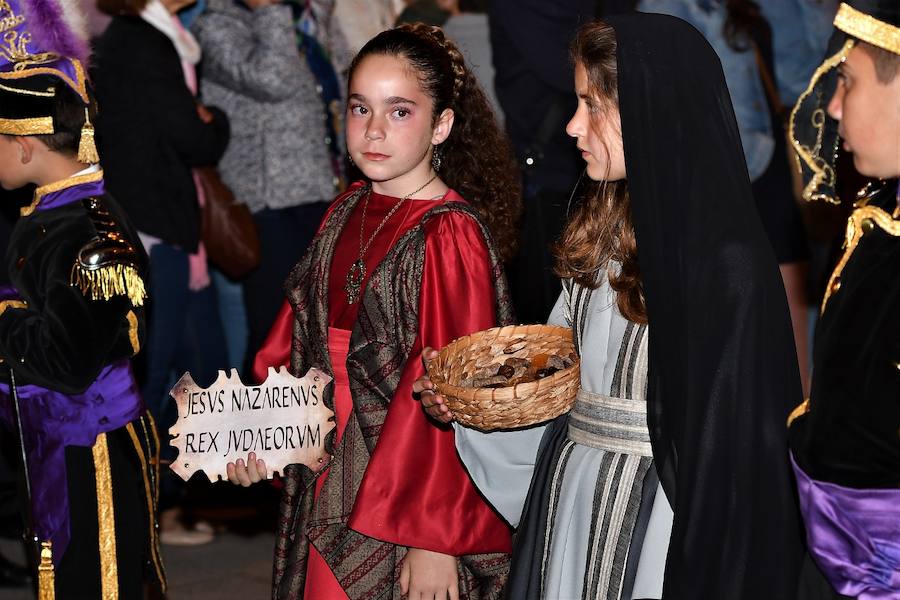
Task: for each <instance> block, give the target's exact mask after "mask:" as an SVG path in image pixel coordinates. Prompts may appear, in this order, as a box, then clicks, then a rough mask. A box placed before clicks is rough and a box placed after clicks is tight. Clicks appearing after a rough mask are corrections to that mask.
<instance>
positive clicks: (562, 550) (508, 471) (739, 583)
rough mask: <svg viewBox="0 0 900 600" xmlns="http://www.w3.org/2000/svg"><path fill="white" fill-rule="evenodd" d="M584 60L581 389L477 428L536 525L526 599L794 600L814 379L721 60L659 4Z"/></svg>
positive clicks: (607, 30) (498, 477)
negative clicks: (807, 414) (800, 452)
mask: <svg viewBox="0 0 900 600" xmlns="http://www.w3.org/2000/svg"><path fill="white" fill-rule="evenodd" d="M573 57H574V60H575V66H576V79H575V81H576V92H577V94H578V96H579V108H578V111H577V112H576V114H575V116H574V117H573V119H572V121H571V122H570V123H569V125H568V128H567V131H568V132H569V134H570V135H571V136H573V137H574V138H576V140H577V144H578V147H579V148H580V149H581V150H582V156H583V157H584V159H585V161H586V164H587V169H586V173H587V175H588V177H589V178H590V179H591V180H592V183H591V185H590V189H588V190H586V193H585V194H584V199H583V201H582V202H581V204H580V205H579V206H578V207H577V208H575V210H574V211H573V214H572V215H571V216H570V220H569V223H568V225H567V228H566V230H565V231H564V233H563V236H562V238H561V240H560V242H559V244H558V246H557V248H556V253H557V258H558V272H559V274H560V275H561V276H562V277H563V281H564V288H565V291H564V293H563V295H562V297H561V298H560V300H559V301H558V303H557V306H556V308H555V309H554V311H553V313H552V314H551V317H550V321H551V322H553V323H557V324H568V325H570V326H572V327H573V328H574V330H575V335H576V339H577V340H578V342H579V345H580V354H581V359H582V371H581V372H582V389H581V390H580V391H579V396H578V399H577V401H576V403H575V406H574V407H573V409H572V411H571V412H570V413H569V414H568V415H564V416H563V417H560V418H558V419H556V420H555V421H553V422H551V423H550V424H549V425H547V426H546V427H544V428H533V429H530V430H525V431H516V432H499V433H490V434H483V433H479V432H475V431H473V430H469V429H465V428H463V427H459V426H457V427H456V432H457V447H458V449H459V453H460V456H461V457H462V459H463V460H464V462H465V463H466V465H467V467H468V469H469V472H470V474H471V476H472V477H473V479H474V480H475V481H476V483H477V484H478V486H479V488H480V489H481V490H482V491H483V492H484V494H485V495H486V496H487V497H488V499H489V500H490V501H491V502H492V503H493V504H494V506H495V507H496V508H497V510H498V511H500V512H501V513H502V514H503V515H504V517H506V518H507V519H508V520H509V521H510V523H511V524H513V525H518V530H517V535H516V546H515V550H514V555H513V567H512V573H511V578H510V582H509V585H508V597H510V598H515V599H516V600H520V599H537V598H548V599H549V598H582V597H583V598H588V597H590V598H601V597H602V598H622V599H626V600H628V599H631V598H666V599H674V598H678V599H681V598H684V599H709V600H713V599H715V600H758V599H763V598H764V599H773V600H774V599H788V598H794V597H795V594H796V586H797V575H798V571H799V563H800V559H801V556H802V547H801V532H800V526H799V521H798V513H797V505H796V501H795V498H794V491H793V487H792V483H791V478H790V471H789V465H788V455H787V442H786V434H785V419H786V418H787V415H788V414H789V412H790V411H791V409H792V408H793V407H794V406H795V405H796V403H797V401H798V399H800V398H801V395H802V394H801V388H800V376H799V371H798V368H797V360H796V354H795V352H794V344H793V337H792V330H791V324H790V318H789V315H788V309H787V303H786V299H785V293H784V288H783V286H782V282H781V278H780V276H779V271H778V266H777V263H776V260H775V257H774V255H773V253H772V250H771V248H770V245H769V244H768V242H767V240H766V237H765V234H764V232H763V229H762V225H761V223H760V220H759V217H758V216H757V213H756V209H755V206H754V203H753V198H752V195H751V188H750V181H749V177H748V174H747V169H746V166H745V162H744V159H743V155H742V150H741V145H740V138H739V135H738V129H737V126H736V123H735V118H734V114H733V111H732V104H731V101H730V98H729V95H728V91H727V88H726V85H725V80H724V76H723V74H722V69H721V66H720V64H719V61H718V58H717V57H716V54H715V52H714V51H713V49H712V48H711V47H710V46H709V45H708V43H707V42H706V41H705V39H704V38H703V37H702V36H701V35H700V34H699V33H698V32H697V31H696V30H694V29H693V28H692V27H691V26H689V25H688V24H686V23H685V22H683V21H681V20H679V19H676V18H673V17H668V16H664V15H653V14H639V13H635V14H629V15H623V16H619V17H612V18H609V19H608V20H607V21H606V23H602V22H598V23H593V24H588V25H586V26H585V27H583V28H582V29H581V30H580V31H579V32H578V34H577V36H576V39H575V41H574V43H573ZM429 387H430V382H428V381H427V380H424V381H423V380H420V381H419V382H417V385H416V386H414V391H419V390H423V391H427V390H428V389H429ZM423 404H424V405H425V406H426V407H427V408H428V411H429V413H430V414H432V416H435V417H436V418H438V419H439V420H443V421H448V420H450V418H451V415H450V414H449V412H448V411H447V409H446V407H445V406H444V405H443V403H442V401H441V399H440V397H439V396H433V395H431V394H426V395H425V396H424V397H423ZM535 456H536V458H534V459H532V458H531V457H535ZM529 481H530V484H529V483H527V482H529ZM523 482H524V483H523ZM526 491H527V493H526ZM523 501H524V508H523Z"/></svg>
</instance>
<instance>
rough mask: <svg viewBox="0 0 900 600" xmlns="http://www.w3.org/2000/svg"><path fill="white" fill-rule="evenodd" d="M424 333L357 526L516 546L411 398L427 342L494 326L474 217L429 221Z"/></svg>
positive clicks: (397, 540) (431, 545)
mask: <svg viewBox="0 0 900 600" xmlns="http://www.w3.org/2000/svg"><path fill="white" fill-rule="evenodd" d="M419 304H420V305H419V335H418V337H417V338H416V342H415V345H414V347H413V350H412V353H411V354H410V357H409V360H408V362H407V364H406V367H405V369H404V372H403V375H402V377H401V379H400V384H399V385H398V387H397V391H396V392H395V394H394V399H393V400H392V402H391V405H390V407H389V408H388V414H387V417H386V419H385V423H384V426H383V428H382V431H381V435H380V437H379V439H378V444H377V445H376V447H375V450H374V452H373V453H372V456H371V459H370V461H369V466H368V468H367V469H366V474H365V476H364V478H363V481H362V484H361V485H360V488H359V492H358V493H357V497H356V503H355V504H354V507H353V511H352V513H351V515H350V522H349V524H350V527H351V528H352V529H354V530H356V531H359V532H360V533H363V534H364V535H367V536H369V537H373V538H376V539H379V540H384V541H387V542H391V543H394V544H398V545H402V546H410V547H415V548H425V549H427V550H432V551H435V552H441V553H443V554H451V555H455V556H462V555H464V554H480V553H485V552H510V551H511V540H510V531H509V528H508V527H507V526H506V524H505V523H504V522H503V521H502V520H501V519H500V517H499V516H497V514H496V513H495V512H494V511H493V509H492V508H491V507H490V506H489V505H488V504H487V503H486V502H485V501H484V500H483V499H482V497H481V496H480V495H479V494H478V492H477V491H476V489H475V487H474V485H473V484H472V481H471V480H470V479H469V476H468V474H467V473H466V471H465V469H464V467H463V465H462V462H461V461H460V460H459V457H458V456H457V454H456V443H455V440H454V436H453V429H452V428H451V427H449V426H441V425H438V424H437V423H435V422H434V421H432V420H430V419H429V418H428V417H427V415H426V414H425V412H424V411H423V410H422V408H421V406H420V405H419V403H418V402H417V401H416V400H414V399H413V397H412V383H413V381H415V380H416V379H417V378H418V377H420V376H421V375H422V374H423V373H424V368H423V366H422V361H421V360H420V354H421V352H422V348H423V346H431V347H434V348H441V347H443V346H444V345H446V344H447V343H448V342H450V341H452V340H453V339H455V338H457V337H459V336H462V335H466V334H469V333H473V332H476V331H480V330H483V329H487V328H489V327H493V326H494V325H495V314H494V305H495V302H494V283H493V276H492V273H491V267H490V259H489V256H488V252H487V246H486V244H485V242H484V239H483V237H482V234H481V231H480V228H479V227H478V225H477V224H476V223H475V222H474V221H473V220H472V219H471V218H470V217H468V216H466V215H462V214H458V213H449V214H446V215H443V216H441V217H439V218H437V219H435V220H434V221H432V222H430V223H428V225H427V229H426V240H425V265H424V272H423V274H422V291H421V297H420V302H419Z"/></svg>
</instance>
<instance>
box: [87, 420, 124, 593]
mask: <svg viewBox="0 0 900 600" xmlns="http://www.w3.org/2000/svg"><path fill="white" fill-rule="evenodd" d="M91 450H92V452H93V455H94V472H95V473H96V479H97V524H98V526H99V531H98V533H99V535H98V542H99V551H100V589H101V594H102V600H117V599H118V597H119V568H118V565H119V563H118V561H117V560H116V515H115V509H114V508H113V491H112V465H110V462H109V446H108V445H107V440H106V434H105V433H101V434H100V435H98V436H97V441H96V442H95V443H94V447H93V448H92V449H91ZM98 600H100V599H98Z"/></svg>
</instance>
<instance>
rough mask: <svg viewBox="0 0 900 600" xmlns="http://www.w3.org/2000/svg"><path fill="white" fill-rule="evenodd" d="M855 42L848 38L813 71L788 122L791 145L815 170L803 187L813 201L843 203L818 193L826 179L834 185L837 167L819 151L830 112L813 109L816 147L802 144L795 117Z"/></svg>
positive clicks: (807, 164)
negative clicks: (819, 83)
mask: <svg viewBox="0 0 900 600" xmlns="http://www.w3.org/2000/svg"><path fill="white" fill-rule="evenodd" d="M854 43H855V42H854V40H847V41H846V42H844V45H843V46H842V47H841V49H840V50H839V51H838V52H837V53H836V54H834V55H833V56H831V57H829V58H827V59H825V62H823V63H822V64H821V65H819V68H818V69H816V72H815V73H813V76H812V79H810V80H809V85H808V86H807V88H806V91H804V92H803V93H802V94H800V97H799V98H798V99H797V103H796V104H795V105H794V110H792V111H791V118H790V120H789V121H788V137H789V138H790V140H791V146H793V148H794V151H795V152H796V153H797V156H798V157H799V158H800V159H801V160H802V161H803V162H805V163H806V166H807V167H809V169H810V171H812V173H813V176H812V178H810V180H809V183H807V184H806V187H804V188H803V199H804V200H807V201H810V202H811V201H813V200H824V201H825V202H829V203H831V204H840V201H839V200H836V199H834V198H832V197H831V196H828V195H826V194H819V193H816V188H818V187H819V185H820V184H821V183H822V181H823V180H824V181H826V182H827V183H828V184H829V185H831V186H832V187H833V186H834V168H833V167H832V166H831V165H829V164H828V162H827V161H826V160H825V159H823V158H822V157H821V156H819V153H820V152H821V150H822V136H823V135H824V133H825V119H826V118H827V117H828V115H827V114H826V113H825V109H824V108H818V109H816V110H815V111H814V112H813V114H812V116H810V121H811V125H812V126H813V127H814V128H815V129H816V131H817V133H816V145H815V146H814V147H813V148H810V147H808V146H804V145H803V144H801V143H800V140H798V139H797V135H796V134H795V133H794V119H795V118H796V116H797V110H798V109H799V108H800V106H801V105H802V104H803V101H804V100H806V98H807V97H808V96H809V95H810V94H811V93H812V91H813V88H814V87H815V86H816V84H817V83H818V82H819V78H820V77H822V75H824V74H825V73H827V72H828V71H830V70H831V69H833V68H834V67H836V66H837V65H838V64H839V63H841V62H843V61H844V60H845V59H846V58H847V55H848V54H849V53H850V50H851V49H852V48H853V44H854Z"/></svg>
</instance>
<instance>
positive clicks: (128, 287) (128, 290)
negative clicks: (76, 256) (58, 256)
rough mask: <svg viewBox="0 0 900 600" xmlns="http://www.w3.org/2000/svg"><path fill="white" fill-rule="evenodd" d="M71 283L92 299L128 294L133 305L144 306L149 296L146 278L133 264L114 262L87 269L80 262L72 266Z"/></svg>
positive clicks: (107, 298)
mask: <svg viewBox="0 0 900 600" xmlns="http://www.w3.org/2000/svg"><path fill="white" fill-rule="evenodd" d="M69 284H70V285H74V286H77V287H78V288H79V289H80V290H81V293H82V294H84V295H85V296H87V297H89V298H90V299H91V300H109V299H110V298H112V297H113V296H127V297H128V299H129V300H131V304H132V305H133V306H143V305H144V299H146V298H147V291H146V289H145V288H144V280H143V279H141V276H140V275H139V274H138V272H137V269H135V268H134V267H133V266H131V265H123V264H112V265H106V266H103V267H100V268H99V269H87V268H85V267H82V266H81V264H80V263H75V265H73V266H72V273H71V275H70V277H69Z"/></svg>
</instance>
